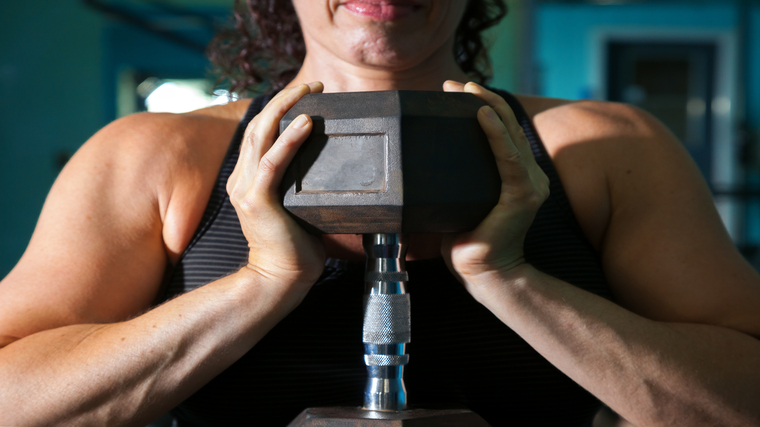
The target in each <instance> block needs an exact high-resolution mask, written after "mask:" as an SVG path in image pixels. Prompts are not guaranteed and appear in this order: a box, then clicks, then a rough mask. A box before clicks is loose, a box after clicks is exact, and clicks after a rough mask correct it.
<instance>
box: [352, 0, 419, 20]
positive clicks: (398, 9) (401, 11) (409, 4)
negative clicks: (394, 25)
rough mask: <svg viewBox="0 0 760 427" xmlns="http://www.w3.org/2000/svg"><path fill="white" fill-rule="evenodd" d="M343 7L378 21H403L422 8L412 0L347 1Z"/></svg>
mask: <svg viewBox="0 0 760 427" xmlns="http://www.w3.org/2000/svg"><path fill="white" fill-rule="evenodd" d="M343 7H345V8H346V9H348V10H349V11H350V12H352V13H354V14H356V15H360V16H364V17H367V18H371V19H375V20H378V21H396V20H399V19H403V18H406V17H407V16H409V15H411V14H412V13H414V12H416V11H417V10H419V9H420V8H422V6H421V5H420V4H419V3H417V2H416V1H412V0H348V1H346V2H344V3H343Z"/></svg>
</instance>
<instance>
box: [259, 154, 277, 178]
mask: <svg viewBox="0 0 760 427" xmlns="http://www.w3.org/2000/svg"><path fill="white" fill-rule="evenodd" d="M276 170H277V164H276V163H275V162H273V161H272V159H271V158H270V156H269V155H268V154H265V155H264V156H263V157H262V158H261V160H259V173H261V174H271V173H274V172H275V171H276Z"/></svg>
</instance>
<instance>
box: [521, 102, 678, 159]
mask: <svg viewBox="0 0 760 427" xmlns="http://www.w3.org/2000/svg"><path fill="white" fill-rule="evenodd" d="M517 99H518V100H519V101H520V103H521V104H522V105H523V108H524V109H525V111H526V113H527V114H528V116H530V118H531V119H532V121H533V123H534V124H535V126H536V130H537V131H538V132H539V134H540V135H541V137H542V140H544V141H543V142H544V143H545V144H547V149H548V150H549V152H550V153H551V152H553V151H556V150H558V149H560V148H561V147H563V146H565V145H568V144H574V143H579V142H584V141H590V140H602V139H613V140H614V139H616V138H618V137H620V136H627V137H642V138H650V137H653V136H655V137H656V136H658V135H659V136H663V137H664V136H670V135H669V132H668V131H667V129H666V128H665V127H664V126H663V125H662V124H661V123H660V122H659V121H657V119H655V118H654V117H653V116H651V115H650V114H649V113H647V112H645V111H644V110H641V109H640V108H637V107H635V106H632V105H628V104H623V103H618V102H609V101H598V100H579V101H571V100H566V99H557V98H547V97H538V96H526V95H518V96H517Z"/></svg>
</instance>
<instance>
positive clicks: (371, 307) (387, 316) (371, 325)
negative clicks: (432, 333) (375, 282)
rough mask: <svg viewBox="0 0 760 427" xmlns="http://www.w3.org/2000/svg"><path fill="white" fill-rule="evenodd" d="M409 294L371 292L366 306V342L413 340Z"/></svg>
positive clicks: (364, 340)
mask: <svg viewBox="0 0 760 427" xmlns="http://www.w3.org/2000/svg"><path fill="white" fill-rule="evenodd" d="M410 317H411V311H410V304H409V294H370V295H367V298H366V302H365V306H364V329H363V331H362V341H363V342H364V343H365V344H405V343H408V342H409V341H410V340H411V328H412V326H411V318H410Z"/></svg>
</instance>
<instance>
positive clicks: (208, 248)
mask: <svg viewBox="0 0 760 427" xmlns="http://www.w3.org/2000/svg"><path fill="white" fill-rule="evenodd" d="M499 93H500V94H501V95H502V96H503V97H504V98H505V99H506V100H507V101H508V103H509V104H510V106H511V107H512V109H513V110H514V111H515V114H516V116H517V119H518V120H519V122H520V124H521V125H522V127H523V129H524V130H525V133H526V135H527V137H528V139H529V140H530V143H531V146H532V149H533V154H534V155H535V157H536V160H537V161H538V164H539V165H540V166H541V168H542V169H543V170H544V172H545V173H546V174H547V175H548V177H549V179H550V180H551V184H550V188H551V195H550V196H549V198H548V199H547V200H546V202H545V203H544V204H543V206H542V207H541V208H540V209H539V211H538V213H537V215H536V219H535V221H534V223H533V225H532V226H531V227H530V230H529V232H528V235H527V238H526V242H525V258H526V260H527V261H528V262H530V263H531V264H532V265H534V266H535V267H536V268H538V269H539V270H541V271H544V272H546V273H548V274H550V275H552V276H554V277H557V278H559V279H562V280H564V281H566V282H569V283H571V284H573V285H575V286H577V287H579V288H582V289H585V290H587V291H589V292H593V293H595V294H598V295H601V296H603V297H605V298H611V294H610V290H609V287H608V286H607V284H606V281H605V278H604V274H603V272H602V267H601V263H600V260H599V257H598V255H597V254H596V252H595V251H594V249H593V248H592V246H591V244H590V243H589V242H588V240H587V239H586V237H585V236H584V234H583V232H582V230H581V228H580V227H579V225H578V223H577V221H576V219H575V216H574V214H573V212H572V210H571V208H570V204H569V202H568V199H567V197H566V195H565V192H564V190H563V188H562V183H561V182H560V180H559V176H558V175H557V172H556V170H555V168H554V166H553V164H552V161H551V159H550V157H549V155H548V153H547V151H546V149H545V147H544V146H543V144H542V143H541V141H540V140H539V138H538V135H537V133H536V131H535V128H534V127H533V124H532V123H531V121H530V118H529V117H528V116H527V114H526V113H525V111H524V110H523V108H522V106H521V105H520V103H519V102H518V101H517V100H516V99H515V98H514V97H513V96H511V95H510V94H508V93H505V92H499ZM269 99H271V95H270V96H260V97H258V98H256V99H255V100H254V101H253V102H252V103H251V106H250V108H249V109H248V111H247V113H246V115H245V117H244V118H243V120H242V121H241V123H240V125H239V126H238V129H237V132H236V134H235V137H234V139H233V141H232V143H231V146H230V148H229V151H228V153H227V155H226V157H225V159H224V163H223V165H222V168H221V172H220V174H219V177H218V178H217V181H216V183H215V186H214V190H213V193H212V195H211V199H210V200H209V203H208V206H207V207H206V210H205V212H204V214H203V218H202V220H201V223H200V225H199V227H198V229H197V231H196V232H195V235H194V237H193V239H192V241H191V243H190V244H189V245H188V247H187V249H186V250H185V252H184V254H183V255H182V257H181V259H180V260H179V262H178V263H177V265H176V266H175V268H174V269H173V272H172V275H171V277H170V279H169V282H168V289H167V293H166V297H167V298H169V297H171V296H173V295H177V294H181V293H184V292H188V291H191V290H193V289H195V288H197V287H199V286H203V285H204V284H206V283H209V282H211V281H214V280H216V279H218V278H220V277H223V276H225V275H227V274H230V273H231V272H234V271H236V270H237V269H239V268H240V267H241V266H242V265H244V264H245V262H246V260H247V257H248V246H247V242H246V239H245V237H244V236H243V233H242V231H241V229H240V223H239V222H238V218H237V215H236V213H235V210H234V208H233V207H232V205H231V204H230V201H229V198H228V197H227V193H226V190H225V185H226V182H227V178H228V177H229V176H230V174H231V172H232V170H233V168H234V166H235V163H236V161H237V158H238V154H239V146H240V142H241V140H242V136H243V132H244V130H245V127H246V125H247V124H248V122H249V121H250V120H251V119H252V118H253V117H254V116H255V115H256V114H258V112H259V111H260V110H261V108H262V107H263V106H264V105H265V104H266V102H268V101H269ZM407 268H408V271H409V277H410V282H409V286H408V289H409V292H410V295H411V301H412V305H411V306H412V342H411V344H409V347H408V353H409V355H410V363H409V365H407V369H406V373H405V379H406V385H407V390H408V393H409V403H410V404H412V405H421V406H424V405H425V404H426V403H427V404H435V403H458V404H462V405H465V406H467V407H469V408H470V409H472V410H473V411H475V412H477V413H478V414H479V415H481V416H482V417H483V418H485V419H486V420H487V421H488V422H489V423H490V424H491V425H492V426H494V427H496V426H507V425H509V426H526V425H531V426H563V427H566V426H584V425H588V426H590V425H591V419H592V417H593V416H594V414H595V412H596V411H597V409H598V408H599V402H598V400H597V399H596V398H594V397H593V396H592V395H591V394H589V393H588V392H586V391H585V390H584V389H583V388H581V387H580V386H579V385H577V384H576V383H575V382H573V381H572V380H571V379H569V378H568V377H567V376H566V375H565V374H563V373H562V372H560V371H559V370H558V369H556V368H555V367H554V366H552V365H551V364H550V363H549V362H547V361H546V360H545V359H544V358H543V357H542V356H541V355H539V354H538V353H537V352H536V351H535V350H533V348H531V347H530V346H529V345H528V344H527V343H526V342H525V341H524V340H523V339H522V338H520V337H519V336H518V335H517V334H516V333H514V332H513V331H512V330H511V329H509V328H508V327H506V326H505V325H504V324H503V323H502V322H500V321H499V320H498V319H497V318H496V317H495V316H494V315H493V314H491V312H489V311H488V310H487V309H486V308H484V307H483V306H482V305H480V304H478V303H477V302H476V301H475V300H474V299H473V298H472V297H471V296H470V295H469V294H468V293H467V292H466V291H465V289H464V287H463V286H462V285H461V284H460V283H459V282H457V280H456V279H455V278H454V277H453V276H452V275H451V274H450V273H449V271H448V269H447V268H446V266H445V264H444V262H443V260H442V259H440V258H439V259H431V260H421V261H410V262H408V263H407ZM363 273H364V265H363V264H362V263H353V262H348V261H345V260H337V259H328V260H327V263H326V266H325V270H324V273H323V274H322V277H321V278H320V279H319V280H318V282H317V283H316V284H315V285H314V287H313V288H312V290H311V291H310V292H309V294H308V295H307V296H306V298H305V299H304V301H303V302H302V303H301V305H300V306H298V307H297V308H296V309H295V310H294V311H293V312H292V313H291V314H290V315H288V316H287V317H286V318H285V319H283V320H282V321H281V322H280V323H279V324H278V325H277V326H275V327H274V328H273V329H272V330H271V331H270V332H269V333H268V334H267V335H266V336H265V337H264V338H263V339H262V340H261V341H260V342H259V343H258V344H256V346H255V347H254V348H253V349H252V350H251V351H249V352H248V353H247V354H246V355H245V356H243V357H242V358H241V359H240V360H238V361H237V362H236V363H235V364H233V365H232V366H230V367H229V368H228V369H227V370H225V371H224V372H223V373H221V374H220V375H219V376H217V377H216V378H214V379H213V380H212V381H211V382H209V383H208V384H207V385H205V386H204V387H203V388H201V389H200V390H199V391H198V392H196V393H195V394H194V395H192V396H191V397H190V398H188V399H187V400H186V401H184V402H183V403H181V404H180V405H179V406H177V407H176V408H175V409H174V410H173V411H172V413H173V415H174V417H175V425H178V426H180V427H181V426H232V425H246V426H267V427H268V426H285V425H287V424H288V423H289V422H290V421H291V420H292V419H293V418H295V417H296V415H298V413H299V412H301V411H302V410H303V409H305V408H307V407H316V406H361V404H362V398H363V389H364V384H365V380H366V377H367V373H366V369H365V366H364V361H363V354H364V348H363V346H362V341H361V336H362V297H363V294H364V281H363Z"/></svg>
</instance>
